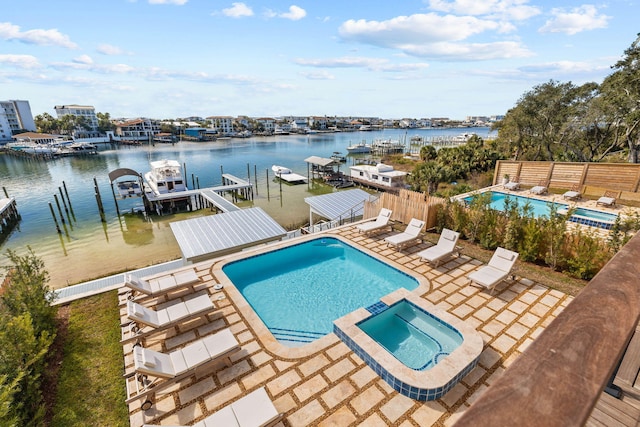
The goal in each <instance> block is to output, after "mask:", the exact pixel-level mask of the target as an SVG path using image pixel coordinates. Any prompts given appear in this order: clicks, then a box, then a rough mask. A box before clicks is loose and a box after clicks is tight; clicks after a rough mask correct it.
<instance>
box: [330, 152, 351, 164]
mask: <svg viewBox="0 0 640 427" xmlns="http://www.w3.org/2000/svg"><path fill="white" fill-rule="evenodd" d="M331 160H334V161H336V162H340V163H345V162H346V161H347V158H346V157H345V156H343V155H342V153H341V152H339V151H334V152H333V154H332V155H331Z"/></svg>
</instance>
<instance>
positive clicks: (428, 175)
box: [407, 161, 454, 194]
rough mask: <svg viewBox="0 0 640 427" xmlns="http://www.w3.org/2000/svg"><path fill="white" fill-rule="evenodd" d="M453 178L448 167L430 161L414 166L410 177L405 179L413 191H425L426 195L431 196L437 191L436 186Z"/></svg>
mask: <svg viewBox="0 0 640 427" xmlns="http://www.w3.org/2000/svg"><path fill="white" fill-rule="evenodd" d="M453 176H454V174H453V171H452V169H451V168H450V167H448V166H443V165H441V164H439V163H438V162H435V161H430V162H424V163H421V164H419V165H418V166H416V167H415V168H414V169H413V172H412V173H411V175H409V176H408V177H407V181H408V182H409V184H410V185H411V188H412V189H413V190H414V191H426V192H427V194H433V193H435V192H436V191H437V190H438V184H440V183H441V182H445V181H449V180H451V179H452V178H453Z"/></svg>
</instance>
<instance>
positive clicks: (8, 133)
mask: <svg viewBox="0 0 640 427" xmlns="http://www.w3.org/2000/svg"><path fill="white" fill-rule="evenodd" d="M19 130H28V131H32V132H35V130H36V124H35V122H34V121H33V115H32V114H31V107H30V106H29V101H22V100H9V101H0V141H2V142H5V141H11V140H12V139H11V137H12V136H13V135H14V133H15V132H16V131H19Z"/></svg>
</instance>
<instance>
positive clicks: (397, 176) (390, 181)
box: [349, 163, 408, 189]
mask: <svg viewBox="0 0 640 427" xmlns="http://www.w3.org/2000/svg"><path fill="white" fill-rule="evenodd" d="M349 169H350V171H351V172H350V176H351V179H352V180H353V181H355V182H358V183H360V184H363V185H370V186H373V187H376V188H382V189H385V188H388V189H391V188H394V189H399V188H404V187H405V182H404V179H405V176H407V174H408V172H403V171H399V170H395V169H393V166H391V165H385V164H383V163H378V164H377V165H375V166H374V165H355V166H350V167H349Z"/></svg>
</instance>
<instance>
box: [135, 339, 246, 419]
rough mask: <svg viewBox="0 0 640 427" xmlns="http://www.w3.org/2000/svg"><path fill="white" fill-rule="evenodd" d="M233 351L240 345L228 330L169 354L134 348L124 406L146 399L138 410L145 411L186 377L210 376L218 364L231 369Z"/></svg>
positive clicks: (138, 347)
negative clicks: (223, 364) (166, 389)
mask: <svg viewBox="0 0 640 427" xmlns="http://www.w3.org/2000/svg"><path fill="white" fill-rule="evenodd" d="M237 351H240V344H239V343H238V340H236V338H235V336H234V335H233V333H231V330H230V329H223V330H222V331H220V332H217V333H215V334H213V335H207V336H206V337H204V338H201V339H199V340H198V341H194V342H192V343H191V344H189V345H187V346H186V347H183V348H181V349H178V350H174V351H172V352H170V353H161V352H159V351H155V350H151V349H148V348H144V347H142V346H140V345H138V346H135V347H133V362H134V367H135V371H133V372H131V373H129V374H127V375H125V379H126V382H127V400H126V403H127V404H129V403H131V402H133V401H135V400H141V399H146V400H145V401H144V402H143V403H142V409H144V410H147V409H149V408H151V406H152V405H153V398H154V396H155V393H157V392H158V391H160V390H162V389H164V388H165V387H168V386H169V385H172V384H175V383H176V382H177V381H180V380H182V379H184V378H187V377H189V376H190V375H194V374H195V376H196V377H199V376H201V374H203V373H208V372H211V367H212V366H213V365H214V364H218V363H220V362H221V361H224V362H225V364H226V365H227V366H231V358H230V357H231V355H232V354H234V353H236V352H237ZM149 377H151V378H152V379H150V378H149Z"/></svg>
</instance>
